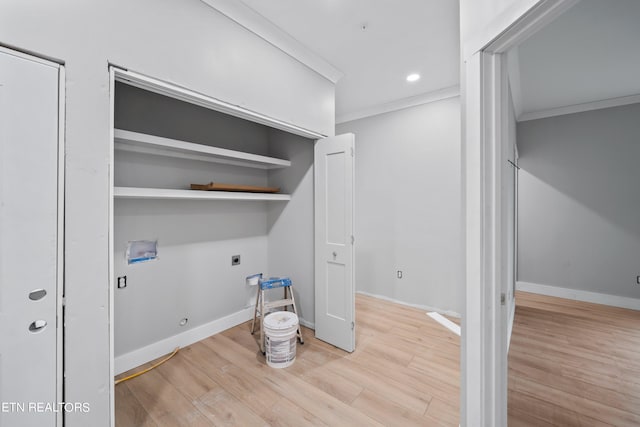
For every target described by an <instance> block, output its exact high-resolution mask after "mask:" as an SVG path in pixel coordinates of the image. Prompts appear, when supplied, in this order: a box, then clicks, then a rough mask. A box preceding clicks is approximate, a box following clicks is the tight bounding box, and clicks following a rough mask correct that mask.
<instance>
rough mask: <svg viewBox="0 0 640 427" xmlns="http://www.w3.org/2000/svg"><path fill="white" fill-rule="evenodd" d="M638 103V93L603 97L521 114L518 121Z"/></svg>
mask: <svg viewBox="0 0 640 427" xmlns="http://www.w3.org/2000/svg"><path fill="white" fill-rule="evenodd" d="M638 103H640V94H636V95H629V96H621V97H619V98H609V99H603V100H602V101H593V102H585V103H584V104H575V105H567V106H565V107H558V108H549V109H547V110H540V111H532V112H529V113H524V114H521V115H520V116H519V117H518V121H519V122H526V121H528V120H538V119H546V118H548V117H555V116H562V115H565V114H574V113H583V112H585V111H593V110H601V109H603V108H612V107H621V106H623V105H630V104H638Z"/></svg>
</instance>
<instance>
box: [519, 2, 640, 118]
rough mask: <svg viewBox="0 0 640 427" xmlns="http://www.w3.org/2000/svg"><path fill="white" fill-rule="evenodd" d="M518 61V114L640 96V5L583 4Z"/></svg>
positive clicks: (523, 48) (533, 41)
mask: <svg viewBox="0 0 640 427" xmlns="http://www.w3.org/2000/svg"><path fill="white" fill-rule="evenodd" d="M517 57H518V58H519V61H517V64H515V66H516V68H519V80H520V84H519V90H518V88H517V87H515V88H513V89H514V92H515V95H514V102H515V103H516V104H519V108H520V111H519V112H520V113H531V112H539V111H542V110H548V109H553V108H559V107H566V106H572V105H576V104H583V103H589V102H594V101H601V100H605V99H611V98H618V97H623V96H629V95H636V94H640V1H639V0H606V1H605V0H582V1H580V2H579V3H578V4H577V5H576V6H574V7H573V8H571V9H569V10H568V11H567V12H565V13H564V14H563V15H561V16H560V17H559V18H557V19H556V20H555V21H554V22H552V23H551V24H550V25H548V26H547V27H545V28H543V29H542V30H541V31H539V32H538V33H536V34H534V35H533V36H532V37H531V38H529V39H527V40H526V41H525V42H524V43H523V44H522V45H520V47H519V48H518V52H517ZM512 65H513V64H512ZM509 72H510V75H513V74H517V70H515V69H514V67H513V66H511V67H510V70H509ZM517 79H518V78H517V76H516V78H515V80H516V85H517ZM513 83H514V79H513V78H512V86H513ZM518 92H519V94H518ZM517 98H519V99H517Z"/></svg>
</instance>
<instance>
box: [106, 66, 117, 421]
mask: <svg viewBox="0 0 640 427" xmlns="http://www.w3.org/2000/svg"><path fill="white" fill-rule="evenodd" d="M115 90H116V73H115V69H114V68H113V67H109V230H108V239H109V253H108V254H107V257H108V259H109V277H108V280H109V378H113V377H115V376H116V373H115V356H114V355H115V331H114V324H115V314H114V313H115V310H114V302H115V298H114V292H115V291H114V289H115V287H116V285H115V267H114V260H113V251H114V232H115V228H114V211H113V203H114V202H113V194H114V185H115V179H114V175H115V172H114V162H115V159H114V143H115V142H114V139H115V137H114V123H115ZM109 388H110V391H109V418H110V423H109V424H110V425H111V427H115V424H116V404H115V400H116V391H115V383H114V381H111V384H110V385H109Z"/></svg>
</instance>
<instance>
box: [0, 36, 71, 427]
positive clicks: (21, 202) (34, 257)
mask: <svg viewBox="0 0 640 427" xmlns="http://www.w3.org/2000/svg"><path fill="white" fill-rule="evenodd" d="M59 72H60V69H59V67H58V66H56V65H48V64H47V63H45V62H44V61H40V60H38V59H35V58H34V59H30V57H28V56H26V55H22V54H19V53H16V54H13V53H11V51H7V50H3V49H1V48H0V251H1V252H0V402H2V403H1V404H2V407H0V425H1V426H23V427H29V426H38V427H42V426H55V425H56V422H57V421H58V419H57V416H58V413H59V408H58V407H55V406H52V405H56V402H60V401H61V400H62V396H61V395H60V389H61V387H59V384H58V381H57V377H58V374H59V368H60V366H61V360H60V358H59V354H60V351H59V350H60V349H59V348H58V347H57V346H58V341H59V340H58V327H57V323H58V318H57V314H58V307H59V306H58V292H57V291H58V282H59V277H61V276H60V273H61V272H60V267H59V266H60V260H59V259H58V257H59V256H61V252H60V251H59V238H61V236H59V214H58V212H59V211H58V185H59V183H58V160H59V158H58V123H59V122H58V120H59V119H58V105H59V104H58V102H59V95H58V84H59ZM47 404H48V405H50V406H49V407H47V406H46V405H47ZM38 405H39V406H38ZM54 409H55V411H54Z"/></svg>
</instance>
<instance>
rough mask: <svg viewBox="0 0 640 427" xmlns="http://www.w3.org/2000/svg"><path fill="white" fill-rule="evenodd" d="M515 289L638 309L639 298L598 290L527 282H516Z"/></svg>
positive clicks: (639, 307)
mask: <svg viewBox="0 0 640 427" xmlns="http://www.w3.org/2000/svg"><path fill="white" fill-rule="evenodd" d="M516 289H517V290H519V291H524V292H531V293H534V294H541V295H549V296H552V297H558V298H566V299H572V300H576V301H584V302H592V303H595V304H603V305H610V306H612V307H620V308H629V309H631V310H640V299H637V298H630V297H621V296H618V295H609V294H601V293H598V292H590V291H583V290H580V289H569V288H560V287H557V286H549V285H540V284H537V283H529V282H516Z"/></svg>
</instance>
